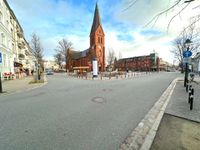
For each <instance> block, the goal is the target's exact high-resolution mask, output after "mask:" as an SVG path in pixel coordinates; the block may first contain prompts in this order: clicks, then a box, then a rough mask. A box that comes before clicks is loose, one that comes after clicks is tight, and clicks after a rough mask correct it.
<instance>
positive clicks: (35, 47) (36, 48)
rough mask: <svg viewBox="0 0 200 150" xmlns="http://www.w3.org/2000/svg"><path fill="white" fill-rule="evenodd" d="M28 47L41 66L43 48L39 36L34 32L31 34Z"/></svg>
mask: <svg viewBox="0 0 200 150" xmlns="http://www.w3.org/2000/svg"><path fill="white" fill-rule="evenodd" d="M30 47H31V49H32V51H33V54H34V56H35V58H36V60H37V62H38V64H40V66H42V67H43V48H42V45H41V42H40V38H39V36H37V35H36V34H35V33H33V34H32V35H31V42H30Z"/></svg>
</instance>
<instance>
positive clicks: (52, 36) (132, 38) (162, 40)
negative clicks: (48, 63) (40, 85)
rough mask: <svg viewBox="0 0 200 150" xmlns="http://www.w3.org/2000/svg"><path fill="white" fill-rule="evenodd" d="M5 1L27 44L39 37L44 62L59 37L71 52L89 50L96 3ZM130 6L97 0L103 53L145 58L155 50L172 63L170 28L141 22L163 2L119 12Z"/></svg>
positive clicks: (148, 0)
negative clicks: (68, 45)
mask: <svg viewBox="0 0 200 150" xmlns="http://www.w3.org/2000/svg"><path fill="white" fill-rule="evenodd" d="M7 1H8V3H9V5H10V7H11V8H12V9H13V11H14V13H15V15H16V17H17V18H18V20H19V22H20V24H21V26H22V28H23V30H24V34H25V37H26V39H27V41H30V35H31V34H32V33H33V32H35V33H36V34H37V35H38V36H39V37H40V38H41V42H42V45H43V49H44V56H45V58H46V59H53V54H55V51H54V49H55V48H56V46H57V43H58V41H59V40H61V39H62V38H66V39H68V40H69V41H71V42H72V43H73V47H74V49H75V50H84V49H87V48H88V47H89V34H90V29H91V25H92V20H93V14H94V9H95V4H96V0H28V1H27V0H17V1H16V0H7ZM130 4H131V0H98V5H99V10H100V16H101V20H102V25H103V28H104V32H105V36H106V37H105V42H106V50H108V49H109V48H112V49H114V50H115V51H116V55H117V56H118V55H119V52H120V53H121V54H122V56H123V57H133V56H139V55H148V54H149V53H151V52H153V50H155V51H156V52H158V53H159V55H160V57H162V58H163V59H164V60H166V61H169V62H172V61H173V59H174V58H173V56H172V54H171V53H170V50H171V46H170V44H169V43H170V41H171V40H172V39H173V38H174V37H175V36H176V33H174V32H173V29H172V32H170V33H166V28H165V27H166V21H167V19H166V18H161V19H160V21H158V23H157V24H156V26H154V27H153V28H150V27H148V28H144V24H145V23H147V22H148V21H149V20H150V19H151V18H152V17H153V16H154V15H155V14H156V13H157V12H159V11H160V10H163V9H164V7H166V5H165V4H166V0H159V1H158V0H139V2H138V3H136V4H135V5H134V6H132V7H131V8H129V9H128V10H126V11H123V10H124V9H126V8H127V7H128V6H129V5H130ZM163 20H164V21H163ZM179 28H180V27H179ZM174 30H177V29H174Z"/></svg>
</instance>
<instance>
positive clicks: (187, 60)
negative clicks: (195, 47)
mask: <svg viewBox="0 0 200 150" xmlns="http://www.w3.org/2000/svg"><path fill="white" fill-rule="evenodd" d="M183 63H189V64H190V63H191V58H189V57H184V58H183Z"/></svg>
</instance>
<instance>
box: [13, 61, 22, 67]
mask: <svg viewBox="0 0 200 150" xmlns="http://www.w3.org/2000/svg"><path fill="white" fill-rule="evenodd" d="M14 67H23V65H22V64H21V63H18V62H14Z"/></svg>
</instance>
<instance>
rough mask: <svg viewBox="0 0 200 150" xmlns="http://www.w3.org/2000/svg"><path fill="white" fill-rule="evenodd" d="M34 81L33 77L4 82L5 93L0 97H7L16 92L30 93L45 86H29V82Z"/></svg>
mask: <svg viewBox="0 0 200 150" xmlns="http://www.w3.org/2000/svg"><path fill="white" fill-rule="evenodd" d="M32 80H33V77H32V76H28V77H24V78H22V79H15V80H8V81H3V82H2V88H3V93H0V95H7V94H12V93H16V92H23V91H28V90H31V89H34V88H37V87H40V86H42V85H44V84H45V83H37V84H29V82H30V81H32Z"/></svg>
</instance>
